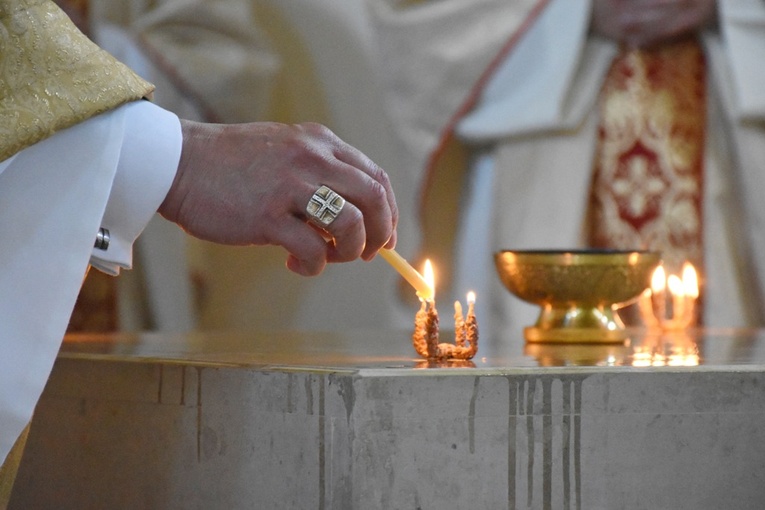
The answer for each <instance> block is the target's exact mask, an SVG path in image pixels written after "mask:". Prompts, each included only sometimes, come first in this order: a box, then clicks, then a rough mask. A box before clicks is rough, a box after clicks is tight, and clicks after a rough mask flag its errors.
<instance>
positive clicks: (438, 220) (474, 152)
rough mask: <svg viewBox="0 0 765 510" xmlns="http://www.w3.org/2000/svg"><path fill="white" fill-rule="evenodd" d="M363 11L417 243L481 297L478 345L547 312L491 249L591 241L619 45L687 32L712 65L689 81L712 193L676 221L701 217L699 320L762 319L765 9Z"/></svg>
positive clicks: (641, 4)
mask: <svg viewBox="0 0 765 510" xmlns="http://www.w3.org/2000/svg"><path fill="white" fill-rule="evenodd" d="M369 6H370V10H371V12H372V14H373V19H374V21H375V26H376V32H377V37H378V42H379V48H380V58H381V66H382V67H383V71H384V72H382V73H381V77H382V79H384V80H385V81H386V84H387V90H388V92H389V104H390V105H391V108H392V110H393V111H394V113H395V115H396V121H397V122H398V132H399V133H400V135H401V138H402V141H403V143H404V144H406V146H407V147H408V149H409V152H410V154H411V157H412V159H413V160H414V161H416V162H417V164H418V168H420V169H421V171H422V173H421V181H422V190H421V197H422V201H421V216H420V221H421V227H422V230H421V231H422V253H423V256H428V257H431V258H435V259H436V261H437V263H438V267H440V268H441V273H443V274H444V275H451V276H452V281H451V292H452V296H453V297H454V298H458V297H459V296H460V295H461V294H462V293H464V291H465V290H467V289H469V288H472V289H473V290H477V291H478V294H479V299H481V298H480V296H481V295H483V296H484V297H483V299H481V301H482V302H483V303H485V304H486V305H484V306H483V307H482V309H481V310H479V313H482V314H483V317H480V316H479V318H480V320H481V325H482V331H485V332H486V335H485V336H486V337H488V339H487V340H488V343H489V345H487V347H486V350H485V351H484V353H485V354H486V353H489V354H490V353H491V352H489V351H491V349H492V348H493V349H498V350H500V351H501V348H502V347H501V345H502V342H503V341H504V340H509V339H515V338H516V337H519V336H520V334H521V331H522V328H523V327H524V326H528V325H531V324H533V322H534V321H535V319H536V315H537V312H538V311H537V310H536V309H535V308H534V307H532V306H530V305H527V304H525V303H522V302H521V301H519V300H517V299H516V298H514V297H513V296H511V295H510V294H509V293H508V292H507V291H506V290H505V289H504V288H502V287H501V284H500V283H499V280H498V278H497V277H496V275H495V272H494V264H493V259H492V253H493V252H494V251H496V250H499V249H573V248H585V247H589V246H591V244H590V240H591V238H590V237H588V232H591V231H592V228H593V226H592V225H591V223H592V222H591V221H590V220H591V218H592V216H591V215H592V207H593V206H592V195H593V182H595V181H594V179H595V173H594V169H595V167H596V166H598V161H599V160H597V159H596V156H595V153H596V149H597V148H598V146H599V143H601V144H602V143H603V138H604V136H602V134H601V133H602V131H603V125H602V122H603V120H602V119H601V113H602V111H603V109H604V106H603V104H604V103H603V99H602V98H601V97H600V95H601V93H602V91H604V89H605V88H606V86H605V84H606V83H607V82H606V80H607V77H608V76H609V71H610V69H611V68H612V64H613V65H615V64H614V62H615V59H616V58H617V56H618V55H620V52H622V51H629V50H632V49H633V48H641V47H649V48H661V47H662V45H664V44H669V43H674V42H675V41H676V39H678V38H679V37H681V36H682V37H685V38H687V39H693V40H697V41H700V42H701V45H702V47H703V52H702V53H701V55H702V56H703V59H704V60H705V64H706V74H705V75H704V76H705V77H704V78H703V79H702V80H699V81H700V83H697V84H696V85H697V86H698V87H704V88H703V90H704V93H703V95H702V99H703V101H702V105H701V107H700V108H699V109H696V110H693V111H703V112H704V113H705V114H706V117H705V123H704V124H703V125H702V127H701V128H700V129H699V128H698V127H696V128H694V129H696V130H697V131H700V132H701V133H702V134H703V135H704V136H705V139H704V140H703V142H702V145H700V147H701V157H699V158H698V159H699V162H701V163H703V174H700V175H703V179H702V178H699V182H701V184H703V186H701V185H699V186H698V190H697V191H699V192H700V193H703V197H699V199H698V200H697V201H696V202H693V201H690V202H688V201H687V202H688V203H692V204H693V203H695V206H694V207H696V208H697V209H698V210H693V207H691V208H688V207H686V208H684V209H683V210H684V211H685V212H688V211H689V209H690V210H691V211H692V214H688V215H686V216H682V215H679V213H678V215H677V217H680V218H682V220H681V221H677V222H676V223H677V224H678V225H679V227H681V228H685V229H688V228H690V227H689V225H691V224H692V223H693V222H694V221H696V220H699V221H701V220H703V229H702V230H701V231H700V232H698V234H699V235H698V236H697V237H698V239H700V241H697V242H700V243H701V244H699V245H698V248H699V249H698V250H697V253H696V255H695V256H696V257H698V258H699V259H700V262H699V264H700V265H701V270H702V285H703V296H704V313H703V317H704V323H705V324H707V325H712V326H745V325H762V324H764V323H765V300H763V299H762V296H764V295H765V294H763V291H764V290H765V268H763V267H762V265H761V264H758V262H759V260H758V258H759V257H758V253H762V251H763V249H765V229H763V228H762V225H763V219H765V208H763V203H764V202H763V200H762V197H761V195H762V193H763V190H765V182H762V179H763V177H762V175H763V173H762V171H761V169H762V168H765V166H764V165H765V123H763V121H764V120H765V68H763V67H762V66H761V65H759V62H761V61H762V59H763V58H765V4H763V3H762V2H759V1H756V0H717V1H716V2H715V1H712V0H699V1H692V2H659V1H654V0H635V1H632V2H621V1H619V0H516V1H503V0H441V1H433V2H428V1H424V2H394V1H378V0H370V2H369ZM609 10H610V11H611V14H609ZM609 16H610V17H609ZM661 20H663V22H660V21H661ZM694 58H695V59H696V60H698V58H696V57H694ZM696 60H694V62H695V61H696ZM679 67H680V66H679V65H678V68H679ZM671 71H672V68H671V67H670V68H669V71H668V72H671ZM684 90H687V95H692V94H693V93H694V92H695V91H696V90H697V89H691V88H688V89H684ZM609 104H611V103H609ZM605 138H607V137H605ZM635 180H636V181H637V183H636V187H634V188H630V189H629V192H628V193H627V195H628V196H629V197H630V198H632V199H633V202H632V204H633V205H634V204H637V205H635V208H636V209H640V207H644V206H641V203H642V204H645V203H647V202H646V200H647V195H646V191H645V186H643V185H644V184H645V182H642V183H641V180H640V179H635ZM641 186H642V187H641ZM668 189H669V187H668ZM700 190H703V191H700ZM639 193H642V194H643V195H639ZM641 200H643V202H641ZM686 205H687V204H686ZM667 209H668V210H672V211H673V212H677V211H680V210H681V208H680V207H675V208H674V209H671V208H667ZM455 226H456V227H457V228H454V227H455ZM612 232H613V231H612ZM633 242H634V240H633ZM615 247H618V248H630V249H631V248H649V249H661V250H665V249H667V247H666V246H663V245H661V244H659V245H652V244H647V245H637V244H632V243H631V244H629V245H628V246H615ZM694 260H695V259H694ZM444 279H445V278H441V279H440V281H444ZM484 345H486V344H484ZM492 345H493V347H492Z"/></svg>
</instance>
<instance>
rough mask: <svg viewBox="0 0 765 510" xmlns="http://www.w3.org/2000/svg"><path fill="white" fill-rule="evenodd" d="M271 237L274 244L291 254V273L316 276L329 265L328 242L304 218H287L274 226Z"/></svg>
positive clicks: (289, 262)
mask: <svg viewBox="0 0 765 510" xmlns="http://www.w3.org/2000/svg"><path fill="white" fill-rule="evenodd" d="M269 237H270V241H271V243H272V244H276V245H279V246H281V247H283V248H284V249H285V250H287V252H289V256H288V257H287V268H288V269H289V270H290V271H293V272H295V273H298V274H300V275H303V276H315V275H317V274H319V273H321V272H322V271H323V270H324V267H325V266H326V264H327V253H328V245H327V241H325V240H324V238H322V236H321V235H320V234H319V233H318V232H317V231H315V230H314V229H313V228H311V227H310V226H309V225H308V224H307V223H306V222H305V221H304V220H303V219H302V218H298V217H289V218H286V219H285V220H284V221H282V222H280V223H279V224H278V225H274V227H273V229H272V235H271V236H269Z"/></svg>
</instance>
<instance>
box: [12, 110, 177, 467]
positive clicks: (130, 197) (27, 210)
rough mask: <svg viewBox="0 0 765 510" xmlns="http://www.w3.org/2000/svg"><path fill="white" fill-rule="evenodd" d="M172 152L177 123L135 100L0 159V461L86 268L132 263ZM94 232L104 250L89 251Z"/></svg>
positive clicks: (169, 171) (40, 383)
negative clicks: (103, 233)
mask: <svg viewBox="0 0 765 510" xmlns="http://www.w3.org/2000/svg"><path fill="white" fill-rule="evenodd" d="M180 148H181V132H180V123H179V121H178V117H177V116H176V115H174V114H172V113H169V112H167V111H165V110H162V109H160V108H159V107H157V106H155V105H153V104H151V103H149V102H147V101H137V102H133V103H129V104H127V105H124V106H121V107H119V108H116V109H115V110H112V111H110V112H107V113H104V114H101V115H98V116H96V117H93V118H91V119H89V120H86V121H84V122H82V123H80V124H77V125H75V126H73V127H70V128H68V129H65V130H62V131H59V132H58V133H56V134H54V135H53V136H51V137H50V138H47V139H45V140H43V141H42V142H39V143H37V144H35V145H32V146H30V147H28V148H26V149H24V150H22V151H21V152H18V153H17V154H15V155H14V156H11V157H10V158H9V159H7V160H5V161H3V162H0V239H2V242H0V289H2V293H3V296H4V297H3V299H2V300H1V301H0V324H1V325H2V327H1V328H0V353H2V354H1V355H0V464H2V462H3V461H4V460H5V457H6V455H7V454H8V452H9V450H10V448H11V447H12V446H13V443H14V442H15V440H16V438H17V437H18V436H19V434H20V433H21V431H22V430H23V428H24V427H25V426H26V425H27V423H28V422H29V420H30V418H31V416H32V412H33V410H34V407H35V404H36V403H37V400H38V398H39V397H40V394H41V393H42V390H43V388H44V386H45V383H46V381H47V378H48V374H49V373H50V370H51V367H52V366H53V362H54V360H55V358H56V354H57V353H58V349H59V346H60V344H61V340H62V338H63V336H64V333H65V331H66V327H67V324H68V322H69V317H70V315H71V312H72V309H73V307H74V303H75V300H76V298H77V294H78V293H79V289H80V285H81V284H82V280H83V278H84V276H85V273H86V270H87V267H88V264H89V263H90V264H92V265H93V266H95V267H98V268H99V269H101V270H103V271H106V272H108V273H111V274H117V273H118V272H119V270H120V268H129V267H130V266H131V263H132V244H133V242H134V241H135V239H136V237H137V236H138V235H139V234H140V232H141V230H142V229H143V228H144V227H145V225H146V223H147V222H148V221H149V219H150V218H151V216H152V215H153V214H154V212H155V211H156V210H157V208H158V207H159V205H160V204H161V203H162V200H164V198H165V195H166V194H167V191H168V189H169V188H170V185H171V184H172V181H173V178H174V176H175V171H176V169H177V166H178V161H179V158H180ZM101 227H103V228H107V229H108V230H109V232H110V237H111V240H110V243H109V246H108V248H107V249H106V250H105V251H103V250H99V249H95V248H94V247H93V245H94V241H95V236H96V233H97V232H98V230H99V228H101Z"/></svg>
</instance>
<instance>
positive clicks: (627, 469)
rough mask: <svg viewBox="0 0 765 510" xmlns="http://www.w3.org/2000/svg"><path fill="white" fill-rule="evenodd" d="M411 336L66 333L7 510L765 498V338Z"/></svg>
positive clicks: (566, 504) (598, 505)
mask: <svg viewBox="0 0 765 510" xmlns="http://www.w3.org/2000/svg"><path fill="white" fill-rule="evenodd" d="M504 345H506V346H507V347H506V349H505V352H501V353H496V355H492V356H491V357H481V351H480V350H479V354H478V357H477V358H476V359H474V360H473V365H474V366H428V364H427V362H423V361H421V360H419V359H417V358H416V356H415V354H414V351H413V349H412V346H411V342H410V333H409V332H382V331H376V332H369V331H367V332H364V331H347V332H339V333H263V334H236V333H221V334H188V335H175V336H173V335H159V334H147V335H115V336H71V337H68V338H67V340H66V341H65V343H64V346H63V348H62V350H61V353H60V355H59V357H58V360H57V362H56V365H55V367H54V370H53V373H52V375H51V378H50V381H49V383H48V386H47V388H46V390H45V393H44V395H43V398H42V400H41V402H40V404H39V406H38V409H37V413H36V416H35V418H34V421H33V424H32V429H31V433H30V436H29V441H28V447H27V452H26V455H25V458H24V460H23V462H22V465H21V469H20V472H19V476H18V481H17V485H16V487H15V489H14V493H13V497H12V500H11V506H10V508H12V509H33V508H57V509H67V508H71V509H85V508H99V509H100V508H109V509H119V508H129V509H138V508H146V509H154V508H157V509H163V510H164V509H205V510H208V509H239V508H258V509H260V508H263V509H280V508H283V509H302V508H305V509H327V510H329V509H333V510H334V509H371V508H384V509H423V510H424V509H439V510H443V509H466V508H475V509H483V508H485V509H515V508H542V509H545V508H555V509H558V508H560V509H613V508H630V509H632V508H645V509H683V508H688V509H691V508H692V509H706V508H710V509H722V508H726V509H727V508H736V509H747V508H752V509H755V508H756V509H759V508H763V506H764V505H765V427H763V426H762V423H763V421H765V332H761V331H736V330H700V331H695V332H692V333H690V334H688V335H679V336H672V335H670V336H666V337H647V336H643V335H641V334H638V333H635V334H634V335H633V336H632V339H631V341H630V344H629V345H627V346H614V345H606V346H589V347H585V348H582V347H581V346H549V345H548V346H545V345H541V346H539V345H537V346H534V345H531V344H529V345H525V344H524V342H523V340H522V339H521V334H520V332H519V333H518V335H517V338H516V337H512V335H510V337H509V338H508V339H507V342H506V343H505V344H504Z"/></svg>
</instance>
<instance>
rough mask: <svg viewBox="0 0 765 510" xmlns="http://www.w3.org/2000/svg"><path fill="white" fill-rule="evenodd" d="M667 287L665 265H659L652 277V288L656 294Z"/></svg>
mask: <svg viewBox="0 0 765 510" xmlns="http://www.w3.org/2000/svg"><path fill="white" fill-rule="evenodd" d="M666 287H667V273H666V272H665V271H664V266H659V267H657V268H656V269H655V270H654V272H653V276H652V277H651V290H652V291H653V293H654V294H657V293H659V292H664V289H665V288H666Z"/></svg>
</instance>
